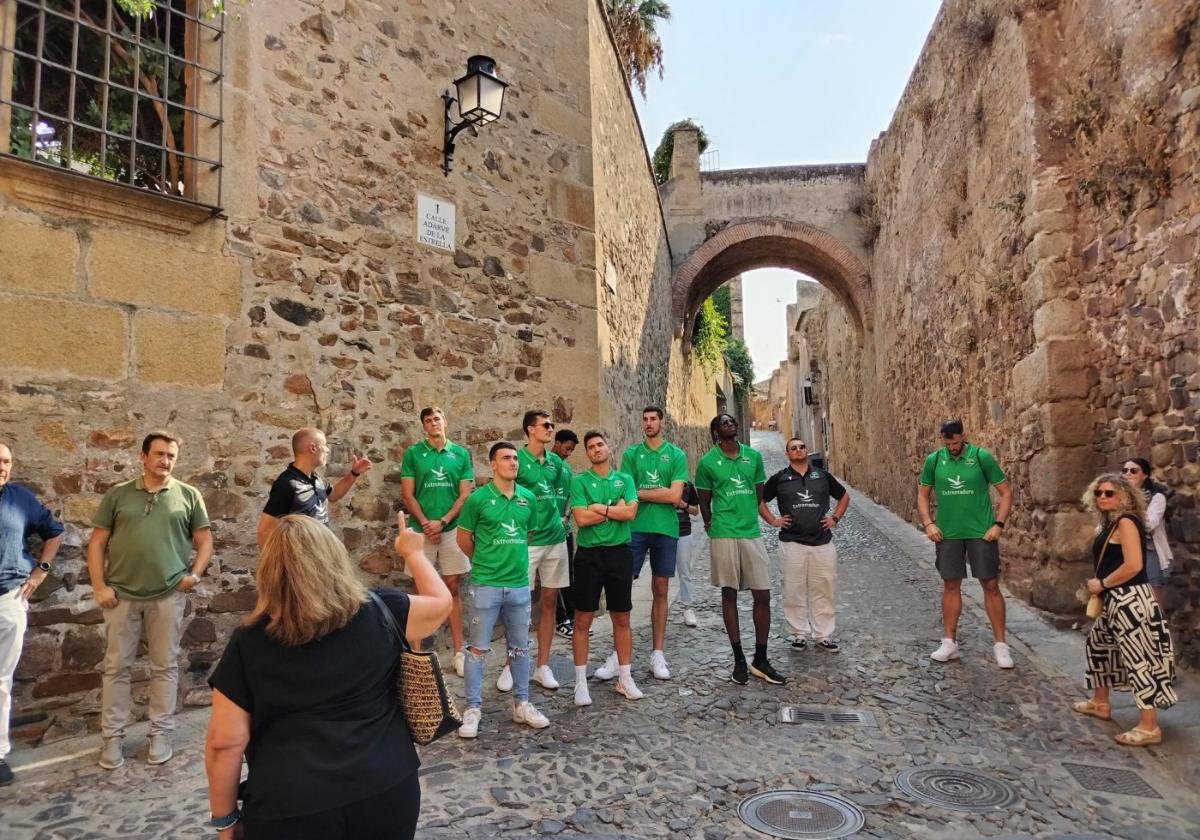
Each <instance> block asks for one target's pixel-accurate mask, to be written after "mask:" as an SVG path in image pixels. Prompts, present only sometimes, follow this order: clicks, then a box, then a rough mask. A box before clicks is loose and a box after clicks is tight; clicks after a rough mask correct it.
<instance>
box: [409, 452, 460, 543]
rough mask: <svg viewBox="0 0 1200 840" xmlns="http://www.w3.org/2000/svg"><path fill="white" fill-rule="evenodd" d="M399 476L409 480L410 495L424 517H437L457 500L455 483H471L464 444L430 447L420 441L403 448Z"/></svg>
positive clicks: (447, 524)
mask: <svg viewBox="0 0 1200 840" xmlns="http://www.w3.org/2000/svg"><path fill="white" fill-rule="evenodd" d="M400 477H401V478H411V479H412V480H413V495H415V496H416V497H417V503H418V504H419V505H420V506H421V510H422V511H424V513H425V516H426V517H427V518H429V519H441V518H442V517H444V516H445V515H446V514H447V513H448V512H449V511H450V508H452V507H454V503H455V502H456V501H458V487H459V485H460V484H461V483H462V482H464V481H469V482H471V483H472V484H474V483H475V470H474V469H473V468H472V467H471V453H470V452H468V451H467V449H466V447H463V446H459V445H458V444H457V443H451V442H450V441H446V445H445V446H444V447H442V448H441V449H434V448H433V445H432V444H431V443H430V442H429V441H427V440H423V441H421V442H420V443H414V444H413V445H412V446H410V447H408V449H407V450H405V452H404V460H403V461H401V462H400ZM455 522H456V520H454V519H451V520H449V521H448V522H447V523H446V530H449V529H451V528H453V527H454V525H455Z"/></svg>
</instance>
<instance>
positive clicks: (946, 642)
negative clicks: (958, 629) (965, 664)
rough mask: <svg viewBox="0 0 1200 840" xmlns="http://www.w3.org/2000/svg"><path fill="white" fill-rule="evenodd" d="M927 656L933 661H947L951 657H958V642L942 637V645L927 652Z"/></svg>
mask: <svg viewBox="0 0 1200 840" xmlns="http://www.w3.org/2000/svg"><path fill="white" fill-rule="evenodd" d="M929 658H930V659H932V660H933V661H934V662H949V661H950V660H951V659H958V642H956V641H954V640H953V639H942V646H941V647H939V648H938V649H937V650H935V651H934V652H933V653H931V654H929Z"/></svg>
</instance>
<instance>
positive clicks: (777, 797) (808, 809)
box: [738, 790, 863, 840]
mask: <svg viewBox="0 0 1200 840" xmlns="http://www.w3.org/2000/svg"><path fill="white" fill-rule="evenodd" d="M738 816H739V817H740V818H741V820H742V822H744V823H745V824H746V825H748V826H750V827H751V828H753V829H755V830H756V831H761V832H763V833H764V834H769V835H771V836H772V837H784V838H793V840H833V838H836V837H849V836H850V835H851V834H854V833H856V832H857V831H858V830H859V829H860V828H862V827H863V814H862V811H860V810H859V809H858V808H856V807H855V806H854V805H853V804H851V803H850V802H847V801H846V800H845V799H841V798H839V797H837V796H831V795H829V794H828V793H816V792H814V791H808V790H772V791H767V792H766V793H756V794H755V795H754V796H749V797H747V798H745V799H743V800H742V803H741V804H740V805H738Z"/></svg>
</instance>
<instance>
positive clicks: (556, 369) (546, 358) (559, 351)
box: [542, 347, 600, 391]
mask: <svg viewBox="0 0 1200 840" xmlns="http://www.w3.org/2000/svg"><path fill="white" fill-rule="evenodd" d="M599 372H600V356H599V354H598V353H597V352H596V350H595V348H590V347H588V348H585V347H575V348H569V349H567V348H559V347H547V348H546V350H545V352H544V353H543V355H542V381H543V382H553V383H556V384H558V383H561V384H562V390H564V391H565V390H567V389H566V383H570V382H576V383H585V382H595V381H596V377H597V376H598V375H599Z"/></svg>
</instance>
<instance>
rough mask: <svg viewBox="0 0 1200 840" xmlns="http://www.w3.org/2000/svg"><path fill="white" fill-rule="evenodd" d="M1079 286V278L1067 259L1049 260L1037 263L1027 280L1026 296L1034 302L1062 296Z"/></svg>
mask: <svg viewBox="0 0 1200 840" xmlns="http://www.w3.org/2000/svg"><path fill="white" fill-rule="evenodd" d="M1077 287H1078V279H1077V278H1076V277H1075V276H1074V274H1073V272H1072V271H1071V267H1070V265H1069V264H1068V263H1067V262H1065V261H1048V262H1041V263H1038V264H1037V265H1035V266H1034V267H1033V268H1032V269H1031V270H1030V272H1029V279H1027V280H1026V281H1025V293H1026V296H1027V297H1028V298H1029V299H1030V300H1031V301H1034V302H1039V301H1045V300H1051V299H1052V298H1056V297H1061V296H1062V295H1064V294H1066V293H1067V292H1068V291H1069V290H1071V289H1075V288H1077Z"/></svg>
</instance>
